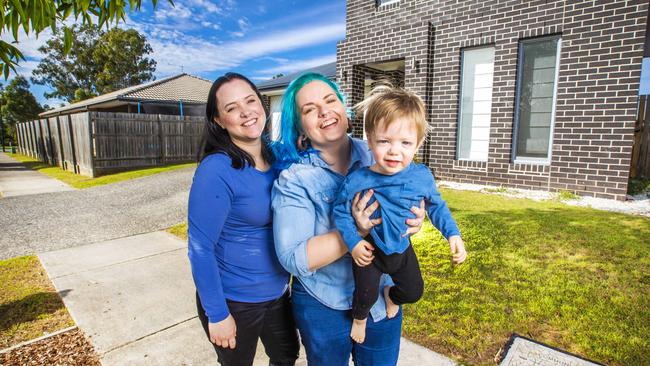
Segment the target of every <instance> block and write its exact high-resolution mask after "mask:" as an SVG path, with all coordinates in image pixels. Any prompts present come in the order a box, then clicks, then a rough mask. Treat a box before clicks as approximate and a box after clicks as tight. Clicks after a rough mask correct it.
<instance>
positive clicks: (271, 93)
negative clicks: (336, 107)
mask: <svg viewBox="0 0 650 366" xmlns="http://www.w3.org/2000/svg"><path fill="white" fill-rule="evenodd" d="M306 72H316V73H319V74H322V75H324V76H326V77H327V78H329V79H331V80H335V78H336V62H331V63H328V64H324V65H320V66H316V67H313V68H311V69H307V70H302V71H299V72H295V73H292V74H289V75H285V76H281V77H278V78H275V79H271V80H266V81H263V82H261V83H258V84H257V89H258V90H259V91H260V93H261V94H262V97H264V99H265V100H264V101H263V102H264V103H265V104H266V106H267V108H268V109H269V110H270V111H271V118H272V120H271V121H272V122H271V123H272V125H271V126H272V138H273V139H277V137H278V135H279V133H280V132H279V127H280V110H281V109H282V107H281V105H280V103H281V102H282V95H283V94H284V90H285V89H286V88H287V86H288V85H289V83H290V82H291V81H292V80H293V79H295V78H296V77H298V76H299V75H301V74H303V73H306Z"/></svg>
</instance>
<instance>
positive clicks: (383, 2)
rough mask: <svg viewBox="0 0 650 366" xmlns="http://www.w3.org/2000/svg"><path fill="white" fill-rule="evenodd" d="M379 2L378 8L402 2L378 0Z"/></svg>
mask: <svg viewBox="0 0 650 366" xmlns="http://www.w3.org/2000/svg"><path fill="white" fill-rule="evenodd" d="M376 1H377V7H378V8H381V7H382V6H386V5H390V4H395V3H398V2H400V0H376Z"/></svg>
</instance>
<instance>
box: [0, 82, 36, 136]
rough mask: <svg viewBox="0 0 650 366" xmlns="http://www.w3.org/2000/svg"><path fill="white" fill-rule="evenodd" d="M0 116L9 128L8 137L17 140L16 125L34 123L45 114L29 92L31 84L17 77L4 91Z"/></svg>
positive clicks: (7, 129)
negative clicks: (40, 114)
mask: <svg viewBox="0 0 650 366" xmlns="http://www.w3.org/2000/svg"><path fill="white" fill-rule="evenodd" d="M1 105H2V107H1V108H0V114H2V123H3V124H4V125H5V126H6V127H7V128H6V131H7V133H8V135H10V136H13V138H14V141H15V138H16V123H20V122H27V121H32V120H35V119H37V118H38V114H39V113H41V112H43V107H41V105H40V104H39V103H38V101H36V97H34V94H32V92H31V91H29V82H28V81H27V79H25V78H24V77H22V76H20V75H19V76H16V77H15V78H14V79H13V80H11V81H10V82H9V85H7V87H6V88H5V89H4V90H3V91H2V99H1Z"/></svg>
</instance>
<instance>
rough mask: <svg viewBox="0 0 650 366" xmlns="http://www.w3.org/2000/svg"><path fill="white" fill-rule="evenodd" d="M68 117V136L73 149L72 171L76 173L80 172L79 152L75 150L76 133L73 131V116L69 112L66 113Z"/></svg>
mask: <svg viewBox="0 0 650 366" xmlns="http://www.w3.org/2000/svg"><path fill="white" fill-rule="evenodd" d="M66 117H67V118H68V137H69V138H70V150H71V151H72V171H74V172H75V174H79V171H80V170H79V166H78V165H77V152H76V151H75V149H76V146H74V133H72V117H71V116H70V115H69V114H66Z"/></svg>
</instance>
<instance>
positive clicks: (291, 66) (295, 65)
mask: <svg viewBox="0 0 650 366" xmlns="http://www.w3.org/2000/svg"><path fill="white" fill-rule="evenodd" d="M334 61H336V54H333V55H327V56H322V57H316V58H311V59H307V60H297V61H292V62H288V63H284V64H281V65H278V66H275V67H271V68H268V69H264V70H259V72H260V73H262V74H270V75H277V74H280V73H282V74H285V75H286V74H290V73H292V72H296V71H300V70H304V69H309V68H312V67H316V66H320V65H324V64H327V63H330V62H334Z"/></svg>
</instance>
